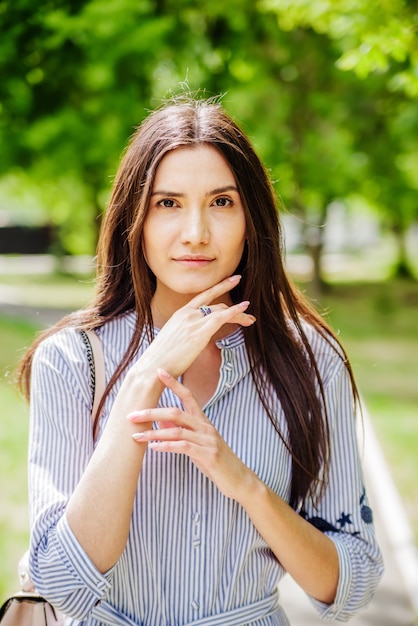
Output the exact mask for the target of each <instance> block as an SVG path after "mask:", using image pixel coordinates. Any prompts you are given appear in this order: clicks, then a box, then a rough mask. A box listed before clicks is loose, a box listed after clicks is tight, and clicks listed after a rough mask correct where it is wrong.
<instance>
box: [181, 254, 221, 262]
mask: <svg viewBox="0 0 418 626" xmlns="http://www.w3.org/2000/svg"><path fill="white" fill-rule="evenodd" d="M174 260H175V261H213V257H209V256H204V255H202V254H199V255H184V256H179V257H176V258H175V259H174Z"/></svg>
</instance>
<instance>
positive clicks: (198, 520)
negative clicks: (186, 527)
mask: <svg viewBox="0 0 418 626" xmlns="http://www.w3.org/2000/svg"><path fill="white" fill-rule="evenodd" d="M193 521H194V523H195V524H198V523H199V522H200V515H199V513H195V514H194V515H193Z"/></svg>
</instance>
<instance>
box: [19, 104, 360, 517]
mask: <svg viewBox="0 0 418 626" xmlns="http://www.w3.org/2000/svg"><path fill="white" fill-rule="evenodd" d="M201 143H206V144H209V145H212V146H214V147H215V148H217V149H218V150H219V152H220V153H221V154H222V155H223V156H224V157H225V159H226V160H227V162H228V163H229V165H230V167H231V169H232V171H233V173H234V175H235V178H236V182H237V186H238V190H239V193H240V196H241V200H242V203H243V206H244V210H245V214H246V224H247V238H248V241H247V244H246V247H245V251H244V254H243V258H242V259H241V262H240V266H239V267H238V269H237V272H238V273H240V274H242V280H241V282H240V284H239V285H238V287H236V288H235V289H234V290H233V292H232V294H231V295H232V298H233V300H234V301H236V302H239V301H240V300H242V299H247V300H249V301H250V302H251V313H253V314H254V315H255V316H256V318H257V320H258V323H256V324H255V325H253V326H252V327H250V328H246V329H244V336H245V342H246V347H247V351H248V355H249V359H250V362H251V371H252V376H253V379H254V381H255V385H256V387H257V390H258V394H259V396H260V398H261V400H262V402H263V405H264V407H265V408H266V410H267V412H268V414H269V416H270V419H271V421H272V423H273V424H274V426H275V428H276V430H277V432H278V435H279V436H280V437H281V438H282V440H283V441H284V443H285V445H286V446H287V447H288V449H289V452H290V453H291V455H292V487H291V496H290V503H291V505H292V506H293V507H294V508H297V507H299V506H300V505H301V504H302V502H303V500H304V499H305V498H306V496H307V495H308V494H311V495H315V494H316V495H317V494H318V488H319V491H321V490H322V488H323V486H324V484H325V481H326V476H327V465H328V458H329V427H328V418H327V414H326V408H325V403H324V392H323V387H322V382H321V378H320V374H319V371H318V367H317V363H316V360H315V356H314V354H313V353H312V350H311V347H310V345H309V341H308V339H307V337H306V334H305V332H304V322H308V323H309V324H311V325H312V326H313V327H314V328H316V329H317V331H318V332H319V333H321V335H322V336H323V337H324V338H325V339H326V340H327V341H328V342H329V343H330V344H331V345H332V346H338V347H335V350H336V352H337V353H338V354H339V355H340V356H341V358H342V359H344V361H345V364H346V367H347V370H348V373H349V376H350V378H351V382H352V386H353V392H354V397H355V398H356V397H357V391H356V387H355V383H354V380H353V375H352V371H351V368H350V365H349V363H348V360H347V359H346V355H345V352H344V350H343V349H342V347H341V346H340V345H339V343H338V341H337V339H336V337H335V335H334V334H333V332H332V330H331V329H330V328H329V327H328V326H327V325H326V323H325V322H324V320H323V319H322V317H321V316H320V315H319V314H318V313H317V312H316V311H315V310H314V309H313V308H312V307H311V305H310V304H309V303H308V302H307V301H306V299H305V298H304V297H303V295H302V294H301V293H300V291H299V290H298V289H297V288H296V287H295V286H294V285H292V283H291V282H290V281H289V279H288V277H287V276H286V273H285V270H284V266H283V257H284V244H283V239H282V230H281V224H280V219H279V213H278V210H277V206H276V205H277V199H276V197H275V194H274V191H273V188H272V185H271V182H270V180H269V177H268V175H267V172H266V170H265V168H264V166H263V165H262V163H261V161H260V159H259V158H258V156H257V155H256V153H255V151H254V149H253V147H252V145H251V143H250V142H249V140H248V139H247V137H246V136H245V135H244V133H243V132H242V131H241V130H240V128H239V127H238V126H237V125H236V124H235V122H234V121H233V120H232V119H231V118H230V117H229V116H228V115H227V114H226V113H225V112H224V110H223V109H222V107H221V106H220V105H219V104H218V103H215V102H213V101H207V100H193V99H187V100H182V101H177V102H173V103H170V104H167V105H166V106H164V107H163V108H161V109H159V110H157V111H155V112H154V113H151V115H149V116H148V117H147V118H146V120H145V121H144V122H143V123H142V124H141V125H140V126H139V128H138V129H137V130H136V132H135V134H134V135H133V137H132V139H131V141H130V143H129V145H128V147H127V150H126V152H125V154H124V157H123V159H122V162H121V165H120V167H119V171H118V173H117V176H116V179H115V182H114V185H113V192H112V195H111V198H110V201H109V206H108V209H107V212H106V215H105V218H104V221H103V224H102V228H101V234H100V239H99V244H98V257H97V292H96V296H95V299H94V301H93V304H92V306H91V307H90V308H89V309H87V310H83V311H78V312H76V313H73V314H71V315H69V316H67V317H65V318H64V319H62V320H61V321H60V322H59V323H58V324H56V325H55V326H54V327H53V328H51V329H49V330H47V331H45V332H44V333H43V334H41V335H40V336H39V337H38V339H37V340H36V341H35V343H34V344H33V346H32V347H31V348H30V349H29V350H28V352H27V353H26V355H25V356H24V358H23V360H22V362H21V365H20V370H19V382H20V386H21V388H22V390H23V391H24V393H25V395H26V396H27V397H28V396H29V385H30V370H31V363H32V358H33V354H34V351H35V349H36V347H37V345H39V343H40V342H41V341H42V340H43V339H44V338H45V337H46V336H49V335H51V334H53V333H54V332H56V331H57V330H58V329H60V328H63V327H65V326H69V325H73V326H77V327H80V328H96V327H99V326H100V325H102V324H104V323H105V322H106V321H107V320H110V319H112V318H114V317H115V316H118V315H121V314H123V313H124V312H125V311H128V310H132V309H134V310H135V311H136V313H137V321H136V329H135V332H134V334H133V337H132V341H131V343H130V345H129V347H128V349H127V352H126V353H125V355H124V358H123V359H122V361H121V363H120V364H119V366H118V368H117V369H116V371H115V373H114V374H113V376H112V379H111V381H110V382H109V385H108V389H107V393H108V391H109V390H110V388H111V387H112V385H113V384H114V383H115V381H116V380H117V379H118V377H119V376H120V375H121V374H122V372H123V371H124V370H125V369H126V367H127V366H128V365H129V363H130V361H131V359H132V357H133V356H134V354H135V352H136V351H137V349H138V346H139V342H140V339H141V335H142V333H143V332H144V329H145V330H146V332H147V334H148V336H149V337H150V338H152V315H151V298H152V296H153V293H154V290H155V277H154V275H153V274H152V272H151V271H150V269H149V267H148V265H147V263H146V261H145V258H144V254H143V250H142V233H143V225H144V219H145V216H146V212H147V207H148V204H149V198H150V194H151V191H152V186H153V180H154V176H155V172H156V169H157V167H158V165H159V163H160V161H161V159H162V158H163V156H164V155H165V154H166V153H167V152H168V151H170V150H174V149H176V148H178V147H180V146H187V145H194V144H201ZM265 378H267V380H269V381H270V383H271V385H272V386H273V388H274V389H275V391H276V393H277V396H278V398H279V400H280V402H281V405H282V407H283V410H284V413H285V416H286V420H287V425H288V435H287V438H285V437H284V435H283V434H282V433H281V432H280V430H279V427H278V424H277V421H276V419H275V416H274V414H273V411H272V409H271V408H270V402H269V398H268V396H267V393H266V391H265V390H266V385H265ZM318 387H319V396H318V393H317V388H318ZM103 400H104V398H103V399H102V404H103ZM99 410H100V409H99Z"/></svg>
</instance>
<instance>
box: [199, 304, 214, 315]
mask: <svg viewBox="0 0 418 626" xmlns="http://www.w3.org/2000/svg"><path fill="white" fill-rule="evenodd" d="M199 311H201V312H202V315H203V316H206V315H210V314H211V313H212V309H211V308H210V306H207V305H206V304H203V305H202V306H200V307H199Z"/></svg>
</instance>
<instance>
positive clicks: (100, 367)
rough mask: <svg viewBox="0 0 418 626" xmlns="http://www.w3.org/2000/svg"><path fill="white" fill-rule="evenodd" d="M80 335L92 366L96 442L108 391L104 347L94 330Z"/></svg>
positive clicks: (94, 435)
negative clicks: (105, 395)
mask: <svg viewBox="0 0 418 626" xmlns="http://www.w3.org/2000/svg"><path fill="white" fill-rule="evenodd" d="M80 334H81V336H82V339H83V341H84V343H85V345H86V348H87V358H88V360H89V365H90V376H91V380H90V384H91V389H92V395H93V408H92V410H91V418H92V423H93V440H94V441H96V438H97V435H98V430H99V421H100V419H99V418H100V415H97V409H98V408H99V404H100V401H101V399H102V397H103V394H104V392H105V389H106V370H105V360H104V354H103V346H102V342H101V341H100V339H99V337H98V335H97V333H96V332H95V331H94V330H81V331H80Z"/></svg>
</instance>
